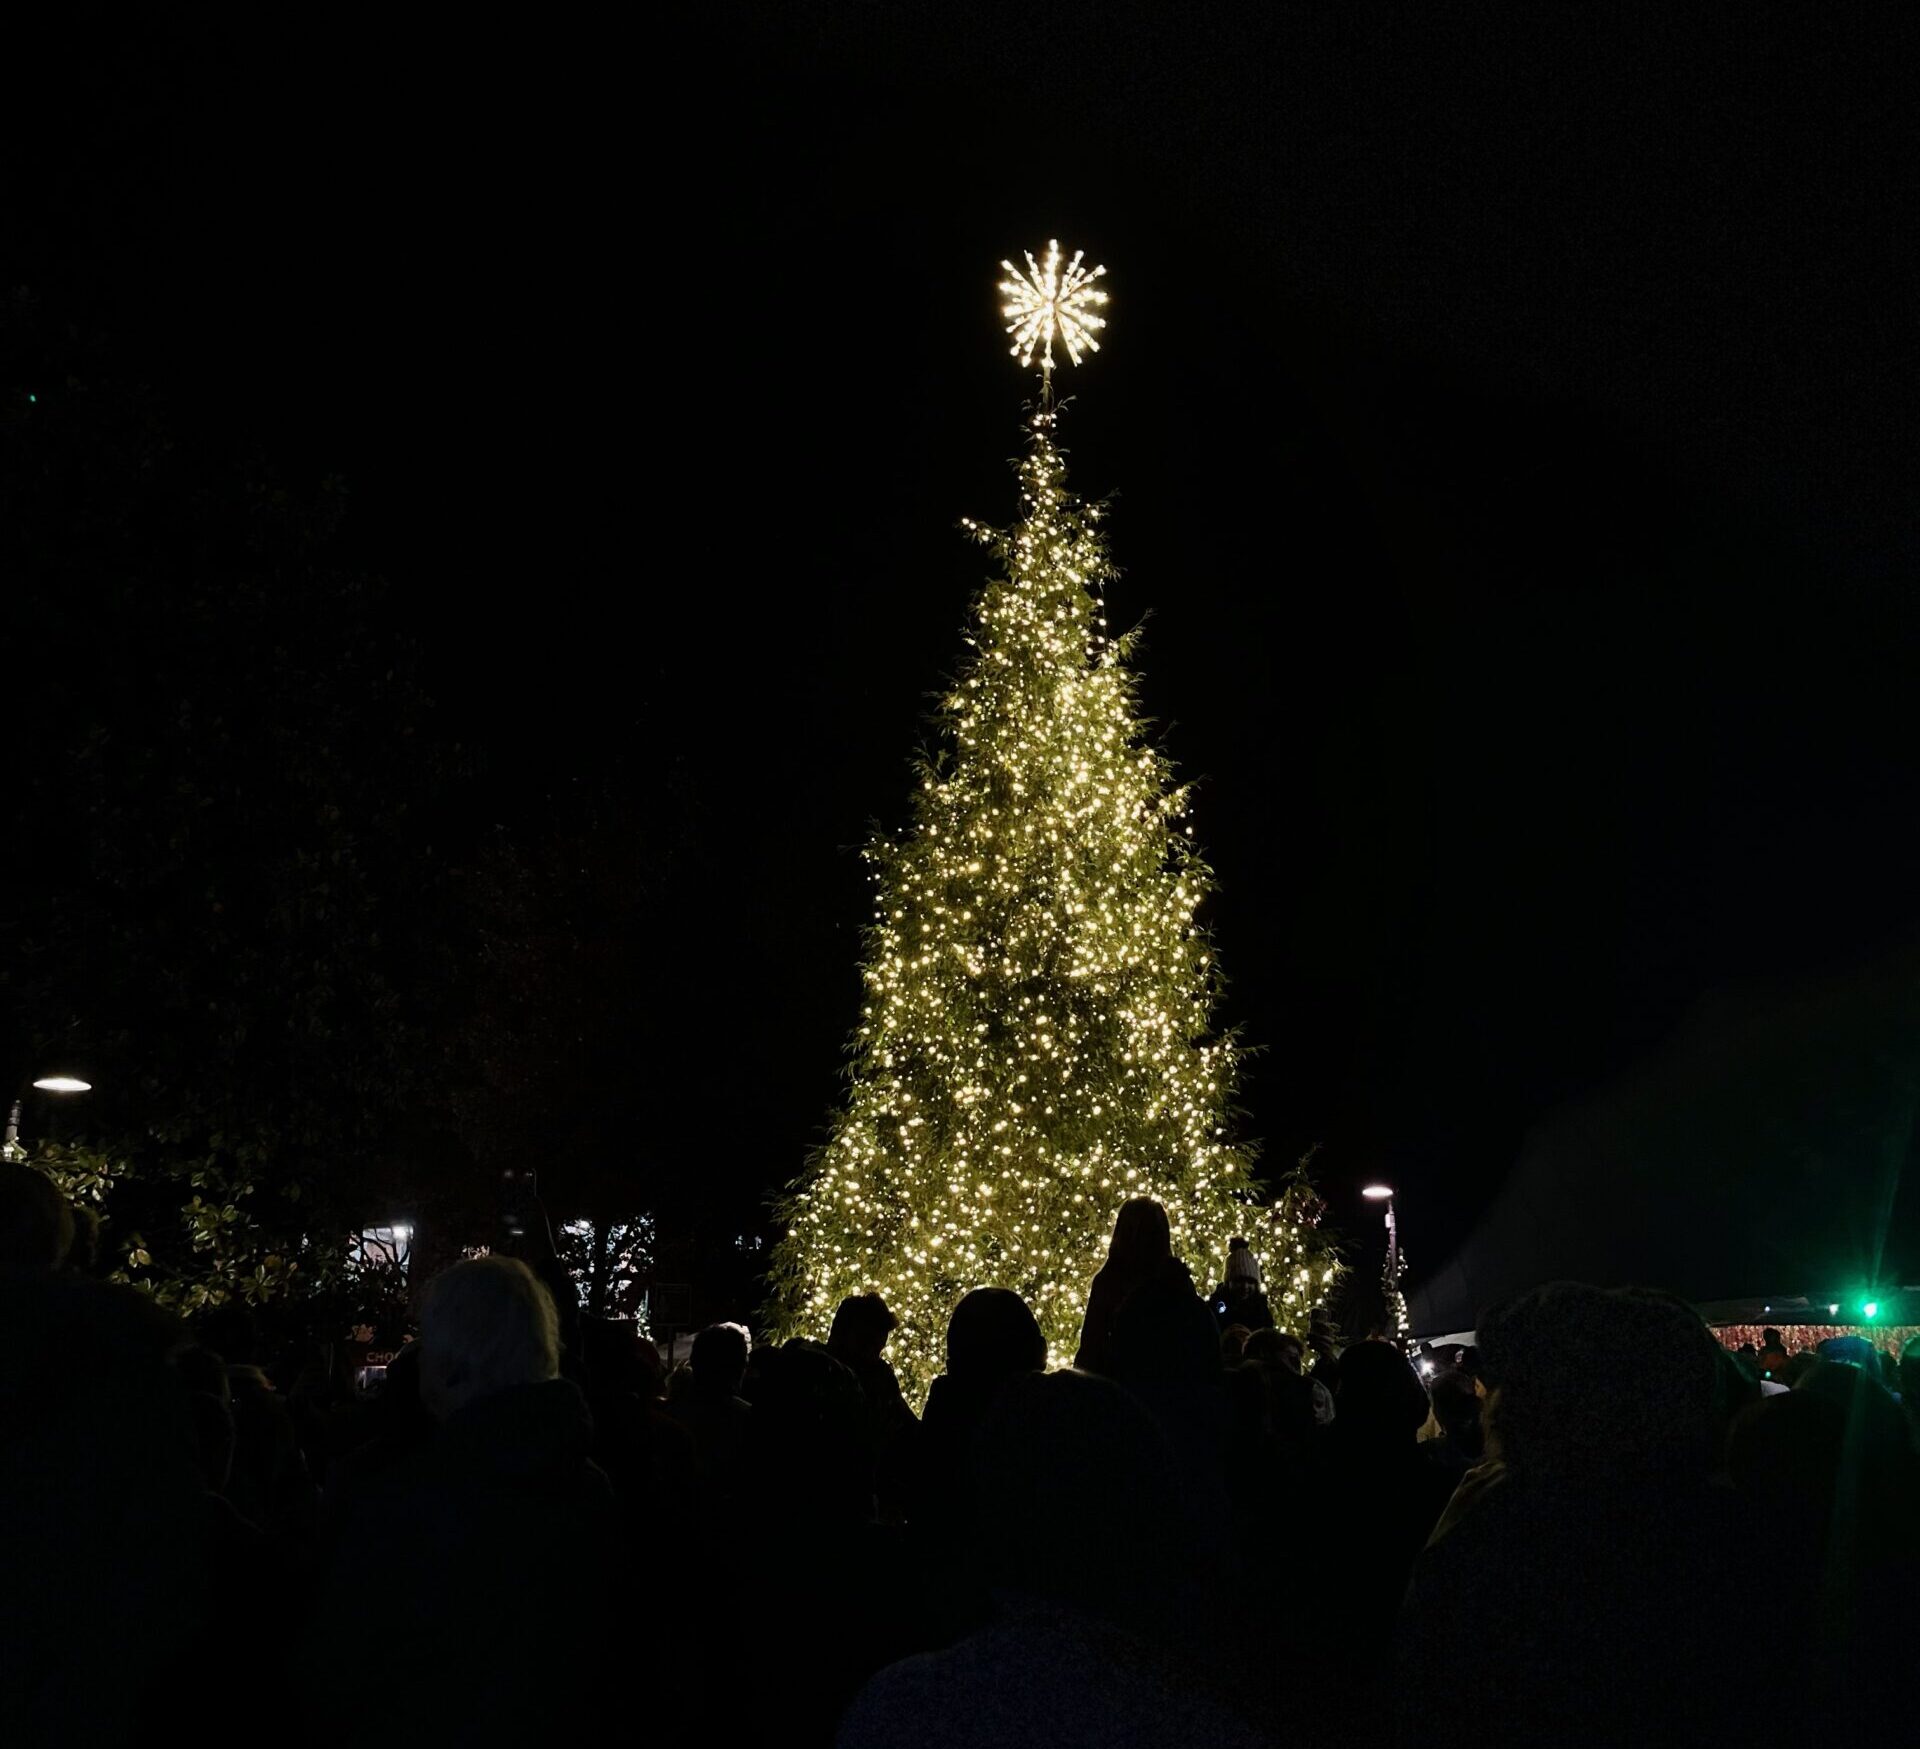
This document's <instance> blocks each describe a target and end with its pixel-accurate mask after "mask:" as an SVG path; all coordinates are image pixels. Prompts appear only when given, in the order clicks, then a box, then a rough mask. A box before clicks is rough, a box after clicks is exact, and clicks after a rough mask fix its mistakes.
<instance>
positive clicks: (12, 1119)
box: [0, 1075, 93, 1160]
mask: <svg viewBox="0 0 1920 1749" xmlns="http://www.w3.org/2000/svg"><path fill="white" fill-rule="evenodd" d="M31 1085H32V1086H34V1087H37V1088H39V1090H40V1091H41V1092H42V1093H91V1092H92V1091H93V1083H92V1082H91V1081H82V1080H81V1079H80V1077H79V1076H78V1075H41V1076H39V1077H37V1078H36V1079H35V1080H34V1081H33V1082H32V1083H31ZM26 1097H27V1089H26V1088H25V1087H23V1088H21V1089H20V1091H19V1092H18V1093H16V1094H15V1095H14V1096H13V1106H12V1109H11V1110H9V1111H8V1113H7V1133H6V1139H5V1140H4V1141H0V1159H7V1160H11V1159H13V1158H14V1156H15V1155H17V1154H18V1153H19V1152H20V1107H21V1104H22V1103H23V1102H24V1101H25V1099H26Z"/></svg>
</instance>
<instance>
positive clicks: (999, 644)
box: [771, 244, 1333, 1403]
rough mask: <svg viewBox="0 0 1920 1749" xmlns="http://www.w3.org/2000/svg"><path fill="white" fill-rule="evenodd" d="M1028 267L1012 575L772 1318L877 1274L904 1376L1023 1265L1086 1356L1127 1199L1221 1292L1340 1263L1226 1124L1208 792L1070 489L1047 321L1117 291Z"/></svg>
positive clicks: (1096, 533) (1284, 1308)
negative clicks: (1114, 599)
mask: <svg viewBox="0 0 1920 1749" xmlns="http://www.w3.org/2000/svg"><path fill="white" fill-rule="evenodd" d="M1027 266H1028V273H1027V274H1026V275H1024V276H1023V275H1022V274H1020V272H1019V271H1018V270H1017V269H1015V268H1013V267H1012V266H1011V265H1008V267H1007V271H1008V275H1009V278H1008V280H1007V282H1006V283H1005V284H1003V286H1002V290H1003V291H1004V292H1006V293H1007V294H1008V300H1009V301H1008V305H1007V310H1006V313H1007V315H1008V317H1009V318H1010V321H1009V327H1008V332H1009V333H1011V334H1013V335H1014V347H1013V351H1014V353H1015V355H1016V356H1022V355H1024V356H1023V357H1022V362H1023V363H1031V362H1032V360H1033V357H1034V354H1035V353H1036V351H1038V352H1040V353H1041V355H1042V364H1041V397H1040V401H1039V404H1038V407H1037V409H1036V410H1035V411H1034V412H1033V414H1032V415H1031V418H1030V422H1029V427H1028V431H1027V451H1026V455H1025V457H1024V458H1023V459H1022V460H1021V462H1020V463H1019V483H1020V521H1019V523H1018V524H1017V525H1016V526H1015V527H1014V528H1012V529H1011V530H1008V531H1004V532H1002V531H996V530H993V529H988V528H984V527H981V526H979V525H978V524H974V523H967V524H966V525H965V526H966V527H967V528H968V529H969V530H970V532H971V533H972V534H973V535H974V536H975V537H976V538H977V539H979V540H980V541H981V542H983V543H984V544H985V545H986V546H987V547H988V548H989V549H990V550H991V551H992V553H993V555H994V558H995V559H996V561H997V575H996V576H995V577H994V578H993V580H991V581H990V582H989V583H988V584H987V585H986V587H985V589H984V590H983V591H982V593H981V594H980V596H979V598H978V600H977V601H976V603H975V606H974V611H973V617H972V622H971V625H970V627H969V629H968V631H967V634H966V646H967V651H966V655H965V657H964V658H963V664H962V667H961V671H960V673H959V674H958V676H957V678H956V680H955V682H954V684H953V686H952V688H951V689H950V691H949V693H948V695H947V697H946V698H945V700H944V703H943V706H942V709H941V712H940V714H939V717H938V719H937V721H936V729H937V750H936V751H935V752H933V753H932V754H931V755H929V756H928V757H926V758H925V759H923V761H922V762H921V766H920V770H919V785H918V789H917V791H916V793H915V795H914V798H913V817H912V824H911V826H910V828H909V830H908V831H907V832H906V833H905V835H904V836H901V837H893V836H888V835H882V836H879V837H877V838H876V839H875V840H874V841H873V842H872V843H871V844H870V845H869V846H868V848H867V852H866V854H867V858H868V861H869V864H870V867H871V871H872V874H873V878H874V882H875V886H876V889H877V891H876V903H875V910H874V918H873V923H872V926H871V928H870V930H869V932H868V941H867V957H866V964H865V967H864V979H865V986H866V993H865V1001H864V1006H863V1007H862V1010H861V1015H860V1022H859V1026H858V1028H857V1030H856V1032H855V1034H854V1038H853V1041H852V1047H851V1048H852V1067H851V1085H850V1088H849V1091H848V1093H847V1096H846V1099H845V1102H844V1104H843V1106H842V1107H841V1109H840V1110H839V1112H838V1113H837V1115H836V1117H835V1119H834V1122H833V1125H832V1128H831V1131H830V1134H829V1138H828V1140H827V1142H826V1144H825V1146H824V1147H823V1148H822V1149H821V1150H820V1152H819V1154H818V1156H817V1157H816V1158H815V1160H814V1161H813V1163H812V1165H811V1168H810V1170H809V1172H808V1174H807V1175H806V1176H805V1177H804V1178H803V1179H802V1180H801V1181H800V1182H799V1183H798V1184H797V1185H796V1186H795V1187H794V1188H793V1190H792V1192H791V1193H790V1195H789V1196H788V1198H787V1199H786V1201H785V1203H784V1205H783V1207H782V1210H781V1213H782V1216H783V1218H784V1220H785V1222H786V1224H787V1235H786V1237H785V1239H784V1240H783V1241H782V1243H781V1244H780V1246H779V1247H778V1249H777V1251H776V1253H775V1256H774V1261H773V1268H772V1277H771V1278H772V1285H773V1289H774V1323H775V1325H776V1327H777V1328H778V1329H780V1330H781V1331H783V1332H784V1333H787V1334H802V1335H809V1336H815V1337H823V1336H824V1335H825V1333H826V1330H827V1327H828V1325H829V1324H830V1322H831V1320H832V1317H833V1311H834V1308H835V1306H836V1305H837V1304H838V1303H839V1301H840V1300H841V1298H842V1297H844V1296H845V1295H847V1294H851V1293H862V1292H868V1291H877V1292H879V1293H881V1294H882V1295H884V1296H885V1298H886V1300H887V1303H888V1304H889V1305H890V1306H891V1307H892V1308H893V1310H894V1312H895V1313H896V1314H897V1315H898V1317H899V1319H900V1328H899V1331H898V1332H897V1333H896V1335H895V1337H894V1340H893V1349H892V1353H893V1358H894V1362H895V1365H896V1367H897V1368H898V1370H899V1372H900V1375H901V1381H902V1384H903V1386H904V1388H905V1389H906V1391H907V1394H908V1397H909V1400H911V1401H913V1402H916V1403H917V1402H918V1401H919V1400H920V1399H921V1398H922V1397H923V1396H924V1394H925V1392H926V1389H927V1386H928V1385H929V1384H930V1383H931V1381H932V1379H933V1378H934V1376H935V1375H936V1374H937V1373H938V1372H939V1371H940V1369H941V1361H942V1353H943V1347H944V1339H945V1334H946V1326H947V1319H948V1317H949V1315H950V1314H951V1312H952V1310H953V1307H954V1304H955V1302H956V1301H957V1300H958V1299H959V1298H960V1296H961V1295H962V1294H964V1293H966V1292H967V1291H969V1290H970V1289H972V1288H976V1287H986V1286H998V1287H1010V1288H1013V1289H1015V1290H1016V1291H1017V1292H1019V1293H1020V1294H1021V1295H1022V1296H1023V1297H1024V1298H1025V1300H1026V1301H1027V1303H1028V1305H1030V1306H1031V1307H1032V1308H1033V1311H1034V1314H1035V1316H1036V1317H1037V1318H1038V1319H1039V1321H1040V1327H1041V1329H1042V1330H1043V1331H1044V1332H1045V1333H1046V1337H1047V1344H1048V1352H1049V1363H1050V1364H1051V1365H1055V1366H1063V1365H1068V1364H1071V1361H1072V1359H1073V1354H1074V1350H1075V1347H1076V1345H1077V1343H1078V1340H1079V1334H1080V1322H1081V1317H1082V1314H1083V1311H1084V1308H1085V1304H1086V1293H1087V1285H1088V1282H1089V1281H1090V1279H1091V1278H1092V1276H1093V1274H1094V1272H1095V1271H1096V1270H1097V1269H1098V1268H1099V1267H1100V1264H1101V1262H1102V1261H1103V1260H1104V1258H1105V1255H1106V1243H1107V1238H1108V1235H1109V1234H1110V1233H1111V1231H1112V1228H1113V1222H1114V1217H1115V1214H1116V1213H1117V1211H1118V1208H1119V1205H1120V1204H1121V1203H1122V1202H1123V1201H1124V1200H1126V1199H1127V1198H1128V1197H1132V1196H1152V1197H1156V1198H1158V1199H1159V1200H1160V1201H1161V1202H1163V1203H1164V1204H1165V1205H1166V1208H1167V1212H1168V1215H1169V1217H1170V1220H1171V1224H1172V1229H1173V1240H1174V1249H1175V1253H1176V1255H1178V1256H1180V1257H1182V1258H1183V1259H1184V1260H1185V1261H1186V1262H1187V1264H1188V1265H1189V1267H1190V1268H1191V1269H1192V1270H1193V1273H1194V1276H1195V1279H1196V1281H1198V1282H1199V1283H1200V1284H1201V1286H1202V1288H1203V1289H1204V1288H1205V1286H1206V1285H1207V1284H1209V1283H1210V1282H1211V1281H1212V1280H1213V1279H1215V1277H1216V1276H1217V1274H1218V1272H1219V1271H1220V1270H1221V1269H1222V1267H1223V1266H1224V1263H1225V1259H1226V1254H1227V1245H1228V1241H1229V1239H1230V1238H1232V1237H1233V1236H1234V1235H1235V1234H1236V1233H1244V1234H1246V1236H1247V1237H1248V1238H1249V1239H1250V1240H1251V1241H1252V1243H1253V1246H1254V1250H1255V1255H1256V1256H1257V1257H1258V1258H1259V1260H1260V1263H1261V1268H1262V1272H1263V1274H1264V1275H1265V1277H1266V1280H1267V1282H1268V1284H1269V1290H1270V1293H1271V1296H1272V1299H1273V1302H1274V1309H1275V1313H1276V1316H1278V1317H1279V1318H1280V1320H1281V1322H1282V1323H1285V1322H1287V1321H1288V1320H1289V1317H1292V1318H1293V1319H1295V1320H1296V1321H1298V1322H1300V1323H1304V1321H1305V1314H1306V1308H1307V1305H1308V1303H1309V1302H1310V1301H1312V1300H1315V1299H1317V1298H1319V1297H1320V1296H1321V1294H1322V1293H1323V1292H1324V1290H1325V1285H1326V1283H1327V1282H1328V1281H1329V1280H1330V1279H1331V1276H1332V1270H1333V1258H1332V1255H1331V1252H1330V1251H1329V1250H1328V1248H1327V1247H1326V1245H1325V1243H1324V1242H1323V1241H1322V1239H1321V1238H1320V1235H1319V1234H1318V1233H1317V1232H1315V1231H1314V1229H1313V1225H1312V1217H1311V1214H1310V1213H1309V1206H1310V1205H1311V1204H1312V1200H1313V1199H1312V1197H1311V1192H1310V1191H1308V1190H1307V1188H1306V1186H1305V1182H1304V1177H1303V1176H1302V1177H1298V1178H1297V1179H1296V1180H1295V1181H1294V1182H1293V1183H1292V1184H1291V1185H1290V1186H1289V1188H1288V1191H1287V1193H1286V1194H1285V1195H1283V1196H1282V1197H1281V1198H1280V1200H1279V1201H1278V1203H1276V1204H1274V1205H1273V1206H1271V1207H1268V1208H1266V1209H1264V1210H1263V1209H1260V1208H1257V1207H1255V1206H1252V1205H1254V1204H1256V1203H1257V1202H1259V1201H1260V1200H1261V1187H1260V1186H1259V1185H1258V1184H1257V1182H1256V1181H1255V1180H1254V1179H1253V1177H1252V1175H1251V1171H1250V1159H1249V1155H1248V1152H1247V1150H1246V1149H1245V1148H1244V1147H1243V1146H1241V1145H1239V1144H1238V1143H1237V1142H1236V1139H1235V1137H1234V1134H1233V1125H1232V1122H1231V1118H1232V1104H1231V1102H1232V1097H1233V1092H1234V1084H1235V1072H1236V1051H1235V1045H1234V1041H1233V1038H1232V1036H1231V1035H1230V1034H1222V1033H1219V1032H1217V1031H1215V1030H1214V1027H1213V1020H1212V1017H1213V1008H1214V1002H1215V997H1216V994H1217V990H1218V983H1219V980H1218V972H1217V968H1216V965H1215V959H1214V951H1213V945H1212V942H1211V939H1210V937H1209V935H1208V932H1207V930H1206V928H1205V927H1204V926H1203V925H1202V924H1201V922H1200V921H1199V911H1200V908H1201V906H1202V904H1203V902H1204V901H1205V899H1206V897H1207V895H1208V892H1209V890H1210V888H1211V886H1212V876H1211V873H1210V872H1209V870H1208V868H1207V865H1206V863H1205V862H1204V860H1203V859H1202V858H1201V856H1200V853H1199V852H1198V850H1197V849H1196V848H1195V845H1194V839H1193V827H1192V826H1191V825H1190V824H1189V823H1188V821H1187V817H1186V816H1187V803H1188V793H1187V790H1186V789H1185V788H1184V787H1183V786H1181V785H1179V784H1177V783H1175V782H1174V780H1173V776H1172V767H1171V765H1170V763H1169V761H1168V759H1167V757H1166V755H1165V754H1164V753H1162V752H1161V751H1160V750H1159V748H1158V747H1156V746H1154V745H1153V744H1152V743H1151V742H1150V741H1149V740H1148V739H1147V738H1146V735H1145V732H1144V728H1143V724H1142V720H1141V717H1140V715H1139V711H1138V699H1137V692H1136V683H1135V680H1134V677H1133V674H1132V672H1131V670H1130V668H1129V666H1128V658H1129V654H1130V646H1131V643H1132V640H1131V638H1130V637H1124V636H1123V637H1112V636H1110V635H1109V633H1108V628H1107V618H1106V614H1105V610H1104V607H1103V604H1102V589H1103V586H1104V584H1105V582H1106V580H1107V578H1108V577H1109V576H1110V574H1111V570H1112V567H1111V563H1110V561H1109V559H1108V556H1107V547H1106V541H1105V538H1104V535H1103V533H1102V523H1103V520H1104V516H1103V510H1102V507H1101V506H1099V505H1098V504H1084V503H1082V502H1080V501H1079V500H1077V499H1076V498H1075V497H1074V496H1073V495H1072V493H1071V492H1070V491H1069V489H1068V485H1067V474H1066V463H1065V459H1064V457H1063V454H1062V452H1061V450H1060V448H1059V446H1058V442H1057V432H1058V423H1059V417H1060V415H1059V411H1058V410H1057V409H1056V408H1055V406H1054V405H1053V399H1052V393H1051V389H1052V362H1053V360H1052V343H1053V340H1054V339H1055V338H1056V337H1058V338H1059V339H1060V340H1061V341H1062V342H1063V343H1064V345H1065V347H1066V349H1067V351H1068V353H1069V355H1070V356H1071V357H1072V359H1073V362H1074V363H1075V364H1078V363H1079V362H1080V358H1081V355H1082V353H1083V352H1085V351H1094V350H1098V340H1097V338H1096V335H1095V333H1094V332H1093V330H1095V329H1097V328H1100V327H1104V325H1105V324H1104V321H1103V320H1102V318H1101V317H1100V316H1099V314H1098V306H1099V305H1101V304H1104V302H1105V295H1104V293H1103V292H1102V291H1101V290H1100V289H1099V288H1098V286H1097V283H1096V282H1097V281H1098V279H1099V278H1100V276H1101V275H1102V274H1103V273H1104V271H1105V270H1104V269H1095V270H1092V271H1089V270H1087V269H1085V268H1083V267H1082V265H1081V257H1080V256H1078V255H1076V256H1074V258H1073V260H1072V261H1071V262H1070V263H1069V264H1067V265H1066V267H1065V268H1063V267H1062V266H1061V262H1060V253H1059V247H1058V245H1057V244H1054V245H1051V246H1050V247H1049V250H1048V253H1047V255H1046V257H1045V260H1044V263H1043V264H1042V263H1035V261H1034V259H1033V257H1032V256H1031V255H1029V256H1028V257H1027Z"/></svg>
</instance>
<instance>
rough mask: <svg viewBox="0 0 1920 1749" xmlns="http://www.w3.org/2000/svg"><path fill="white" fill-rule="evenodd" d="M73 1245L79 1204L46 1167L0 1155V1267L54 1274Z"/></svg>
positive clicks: (11, 1272)
mask: <svg viewBox="0 0 1920 1749" xmlns="http://www.w3.org/2000/svg"><path fill="white" fill-rule="evenodd" d="M72 1248H73V1205H72V1204H71V1203H69V1202H68V1201H67V1199H66V1198H65V1197H64V1196H62V1195H61V1194H60V1190H59V1187H58V1186H57V1185H56V1184H55V1183H54V1182H53V1180H52V1179H51V1178H49V1177H48V1176H47V1175H46V1174H45V1173H44V1172H41V1171H39V1170H37V1169H36V1168H35V1167H32V1166H26V1165H22V1164H21V1163H20V1162H18V1161H15V1160H0V1271H4V1272H6V1273H9V1274H17V1275H52V1274H53V1273H54V1272H55V1271H56V1270H57V1269H59V1268H60V1267H61V1266H62V1265H63V1264H64V1263H65V1262H66V1260H67V1253H68V1252H69V1251H70V1250H72Z"/></svg>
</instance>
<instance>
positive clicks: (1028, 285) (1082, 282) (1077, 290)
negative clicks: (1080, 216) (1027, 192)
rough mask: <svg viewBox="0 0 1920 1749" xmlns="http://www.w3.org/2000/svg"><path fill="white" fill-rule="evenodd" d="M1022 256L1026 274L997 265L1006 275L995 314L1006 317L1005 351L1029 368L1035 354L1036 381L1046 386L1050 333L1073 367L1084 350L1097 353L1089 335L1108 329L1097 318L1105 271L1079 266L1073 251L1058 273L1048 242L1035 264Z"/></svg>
mask: <svg viewBox="0 0 1920 1749" xmlns="http://www.w3.org/2000/svg"><path fill="white" fill-rule="evenodd" d="M1026 254H1027V271H1026V272H1025V273H1022V272H1021V271H1020V269H1019V268H1017V267H1015V266H1014V264H1013V263H1012V262H1011V261H1003V262H1001V263H1000V265H1001V266H1002V267H1003V268H1005V269H1006V272H1007V277H1006V278H1005V279H1003V280H1002V281H1001V282H1000V290H1001V291H1002V292H1004V293H1005V294H1006V299H1007V301H1006V302H1005V303H1004V304H1002V305H1001V306H1000V314H1001V315H1003V316H1005V317H1006V318H1007V332H1008V333H1009V334H1011V335H1012V336H1013V344H1012V345H1011V346H1010V347H1008V348H1007V350H1008V352H1009V353H1011V354H1012V355H1013V357H1015V358H1017V359H1019V361H1020V362H1021V363H1022V364H1023V365H1027V364H1032V363H1033V356H1034V354H1035V353H1036V352H1037V353H1039V355H1040V378H1041V381H1042V382H1043V383H1044V384H1046V385H1047V386H1048V387H1049V388H1050V387H1051V386H1052V384H1053V341H1054V336H1055V335H1058V336H1059V338H1060V343H1061V345H1063V346H1064V347H1066V349H1067V356H1068V357H1069V358H1070V359H1072V360H1073V362H1074V363H1075V364H1078V363H1079V362H1080V353H1081V349H1082V348H1083V347H1084V348H1085V349H1086V350H1087V351H1088V352H1098V351H1099V350H1100V342H1099V341H1098V340H1096V339H1095V338H1094V335H1095V333H1096V331H1097V330H1099V329H1101V328H1104V327H1105V326H1106V325H1107V319H1106V317H1105V316H1103V315H1101V314H1100V307H1101V306H1102V305H1103V304H1105V303H1106V301H1107V294H1106V293H1105V292H1103V291H1101V290H1100V289H1099V287H1098V285H1097V283H1096V282H1097V281H1098V280H1100V279H1102V278H1104V277H1105V275H1106V271H1107V270H1106V269H1105V268H1104V267H1094V268H1087V267H1083V266H1081V260H1082V258H1083V257H1084V256H1085V254H1086V251H1085V250H1084V249H1076V250H1075V251H1074V252H1073V259H1072V260H1071V261H1069V262H1068V263H1067V265H1066V269H1065V271H1064V272H1063V271H1062V270H1061V267H1060V245H1059V243H1058V242H1057V241H1053V242H1049V243H1048V244H1047V255H1046V259H1045V261H1043V262H1040V261H1035V260H1034V258H1033V251H1032V250H1031V249H1029V250H1028V251H1027V252H1026Z"/></svg>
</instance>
